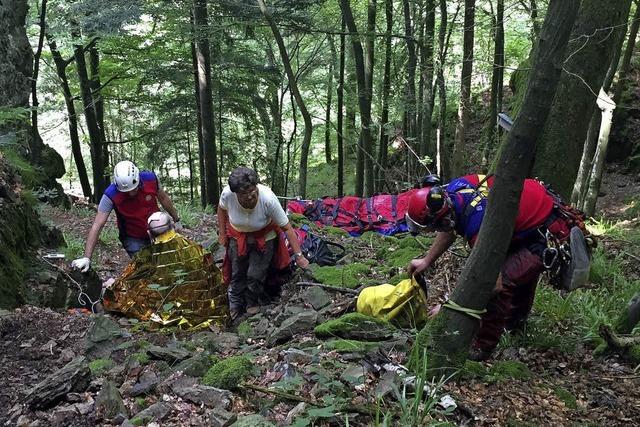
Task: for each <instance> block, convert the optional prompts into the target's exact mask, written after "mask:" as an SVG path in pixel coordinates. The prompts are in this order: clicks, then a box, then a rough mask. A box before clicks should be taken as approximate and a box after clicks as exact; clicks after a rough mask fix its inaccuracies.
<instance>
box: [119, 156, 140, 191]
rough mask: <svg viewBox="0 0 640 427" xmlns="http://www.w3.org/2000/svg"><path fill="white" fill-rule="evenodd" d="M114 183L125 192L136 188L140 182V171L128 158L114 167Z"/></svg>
mask: <svg viewBox="0 0 640 427" xmlns="http://www.w3.org/2000/svg"><path fill="white" fill-rule="evenodd" d="M113 183H114V184H115V185H116V187H117V188H118V191H122V192H123V193H126V192H127V191H132V190H135V189H136V188H137V187H138V184H139V183H140V171H139V170H138V168H137V166H136V165H134V164H133V163H132V162H130V161H128V160H124V161H122V162H119V163H118V164H116V167H114V168H113Z"/></svg>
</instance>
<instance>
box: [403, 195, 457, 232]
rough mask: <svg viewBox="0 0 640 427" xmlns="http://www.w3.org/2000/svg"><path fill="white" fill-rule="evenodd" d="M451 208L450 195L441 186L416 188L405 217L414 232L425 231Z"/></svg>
mask: <svg viewBox="0 0 640 427" xmlns="http://www.w3.org/2000/svg"><path fill="white" fill-rule="evenodd" d="M449 209H450V203H449V196H448V195H447V193H446V191H444V190H443V189H442V187H440V186H434V187H424V188H420V189H418V190H416V191H415V192H414V193H413V194H412V195H411V198H410V199H409V206H408V208H407V214H406V215H405V219H406V221H407V225H408V226H409V230H410V231H412V232H415V233H417V232H420V231H425V230H426V229H429V228H432V227H433V224H434V223H435V222H436V221H438V220H439V219H441V218H442V217H443V216H444V215H445V214H446V213H447V212H448V211H449Z"/></svg>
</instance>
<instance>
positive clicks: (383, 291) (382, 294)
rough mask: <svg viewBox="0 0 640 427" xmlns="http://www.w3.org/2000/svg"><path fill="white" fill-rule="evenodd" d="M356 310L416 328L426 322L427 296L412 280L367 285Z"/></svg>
mask: <svg viewBox="0 0 640 427" xmlns="http://www.w3.org/2000/svg"><path fill="white" fill-rule="evenodd" d="M356 310H357V311H358V313H362V314H365V315H367V316H371V317H375V318H377V319H382V320H386V321H389V322H392V323H394V324H396V325H397V326H399V327H401V328H419V327H421V326H422V325H424V323H425V322H426V321H427V315H428V311H427V295H426V294H425V292H424V290H423V289H422V288H421V287H420V285H418V284H417V283H416V281H415V280H413V279H405V280H403V281H401V282H400V283H398V284H397V285H395V286H393V285H389V284H384V285H379V286H370V287H368V288H364V289H363V290H362V291H361V292H360V295H358V302H357V306H356Z"/></svg>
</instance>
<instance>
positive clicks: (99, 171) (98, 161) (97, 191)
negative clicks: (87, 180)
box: [72, 26, 107, 203]
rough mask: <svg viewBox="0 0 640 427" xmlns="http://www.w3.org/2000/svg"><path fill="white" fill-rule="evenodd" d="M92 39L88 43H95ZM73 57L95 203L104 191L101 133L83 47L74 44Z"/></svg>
mask: <svg viewBox="0 0 640 427" xmlns="http://www.w3.org/2000/svg"><path fill="white" fill-rule="evenodd" d="M72 36H73V37H74V38H75V39H76V40H77V41H79V40H80V31H79V29H77V26H76V29H75V30H74V31H73V34H72ZM95 41H96V40H95V39H93V40H92V41H91V43H90V45H91V44H93V43H95ZM89 47H90V46H89ZM73 51H74V57H75V61H76V71H77V73H78V79H79V82H80V95H81V96H82V104H83V111H84V119H85V122H86V124H87V130H88V132H89V141H90V151H91V166H92V168H93V201H94V202H95V203H97V202H98V201H99V198H100V197H101V196H102V193H103V192H104V190H105V189H106V187H107V186H106V180H105V175H104V172H105V171H104V158H103V148H102V145H103V144H104V141H103V140H102V133H101V132H100V128H99V127H98V118H97V115H96V109H95V100H94V98H93V93H92V91H91V81H90V80H89V74H88V72H87V62H86V60H85V56H84V53H85V47H84V46H83V45H82V44H80V43H78V42H76V44H74V46H73Z"/></svg>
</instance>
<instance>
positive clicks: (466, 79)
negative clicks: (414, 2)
mask: <svg viewBox="0 0 640 427" xmlns="http://www.w3.org/2000/svg"><path fill="white" fill-rule="evenodd" d="M475 17H476V2H475V0H465V1H464V37H463V44H462V72H461V75H460V101H459V105H458V122H457V124H456V134H455V139H454V142H453V158H452V162H451V173H452V174H453V175H454V176H458V175H460V174H461V173H462V168H463V167H464V152H465V144H464V141H465V137H466V135H467V127H468V126H469V114H470V112H471V73H472V71H473V40H474V35H475V33H474V26H475Z"/></svg>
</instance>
